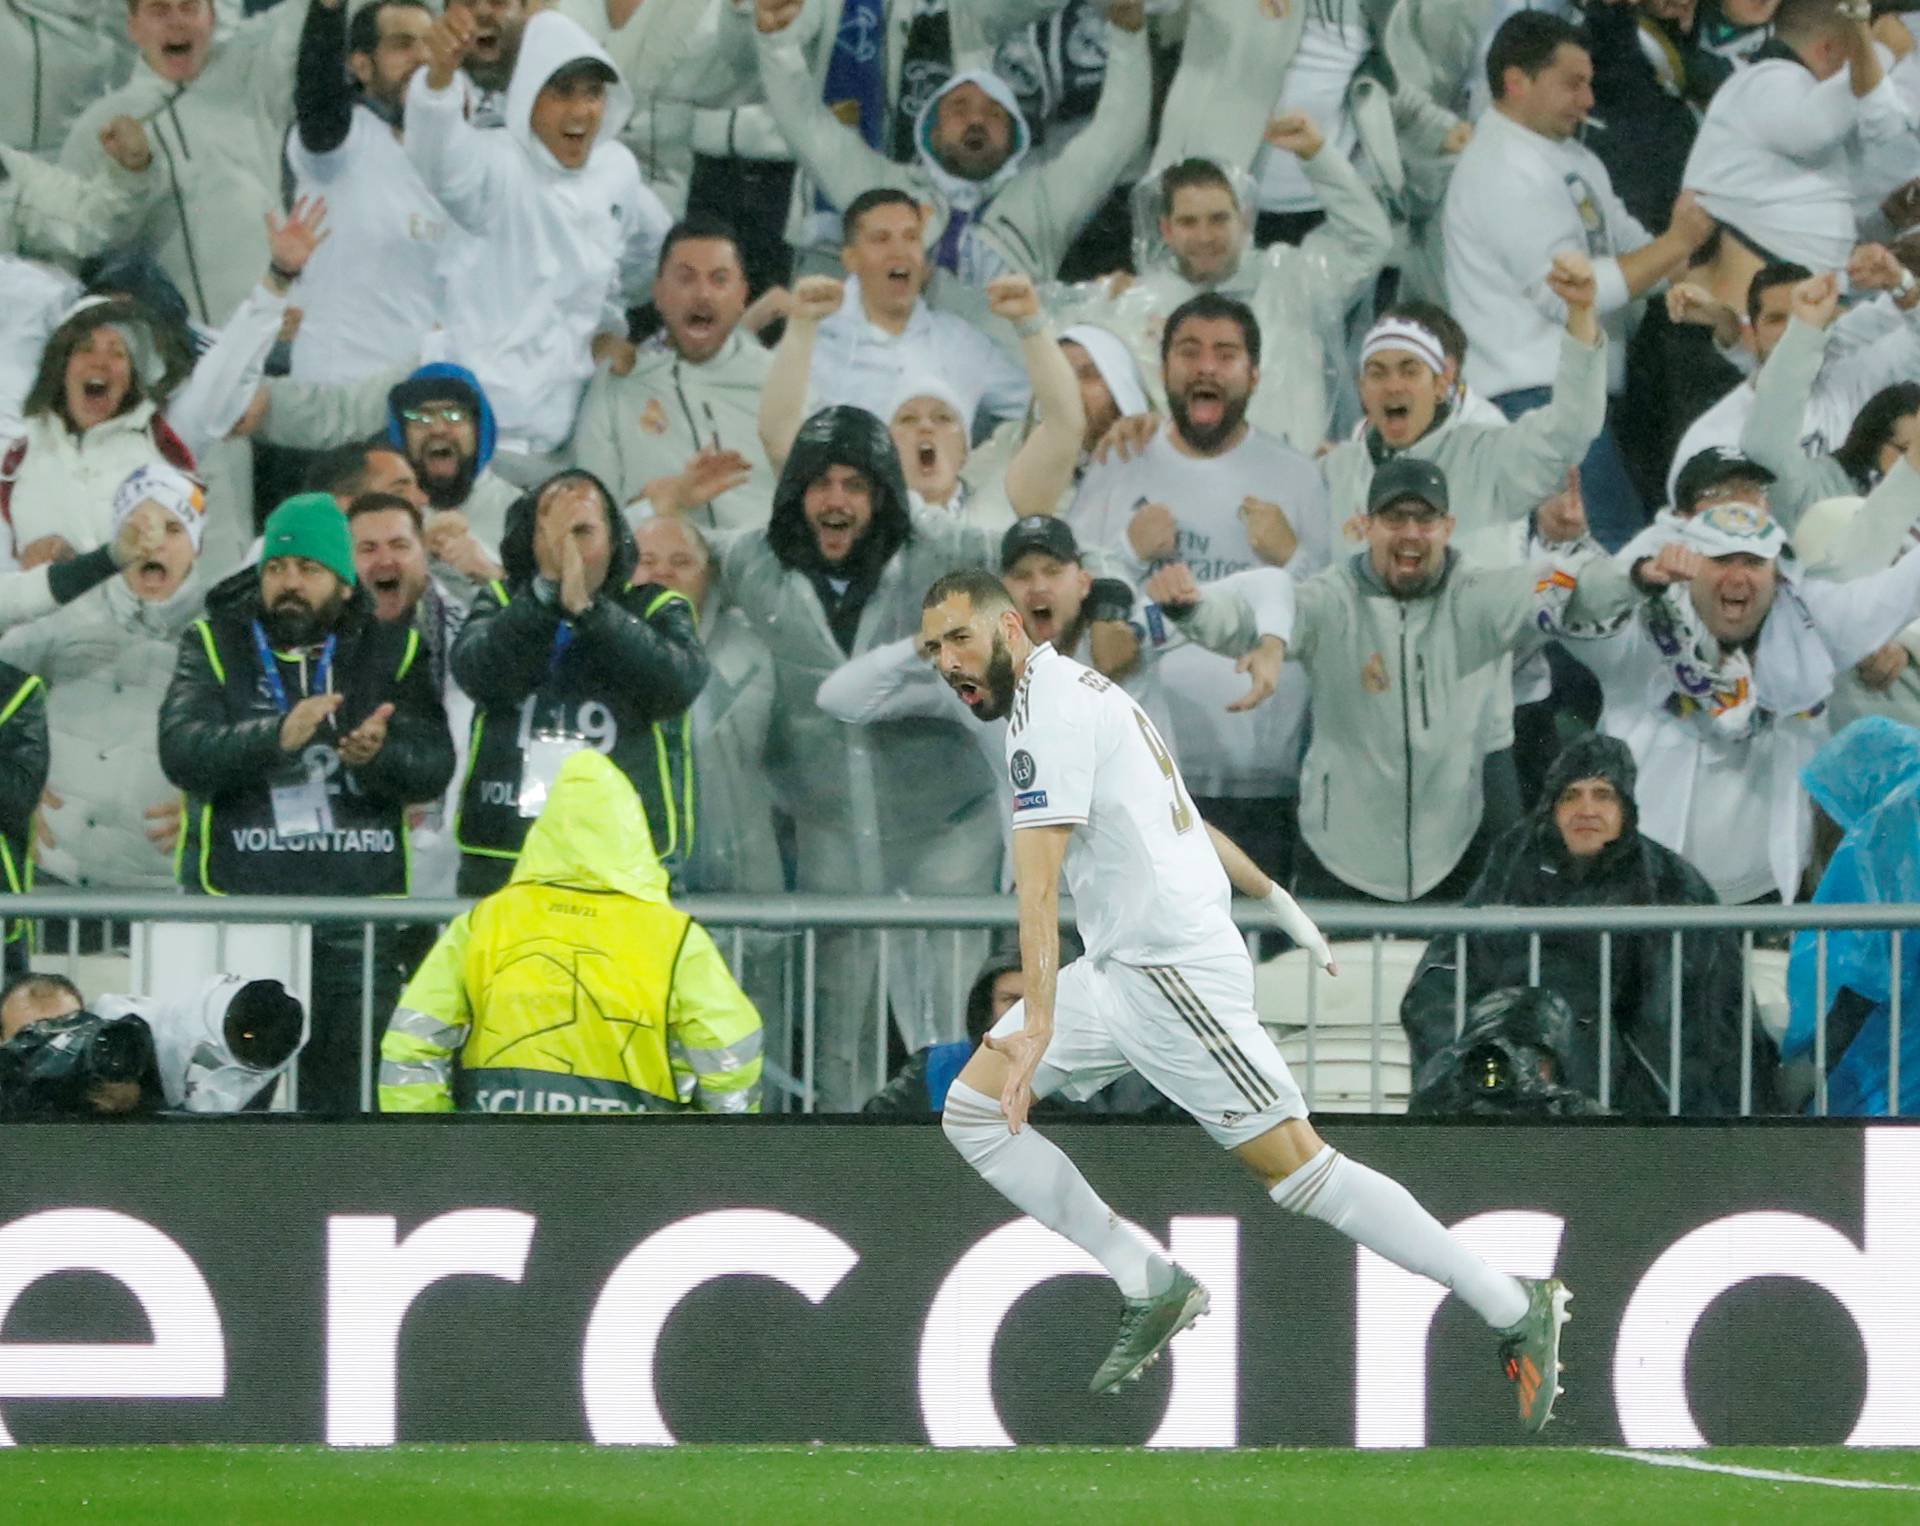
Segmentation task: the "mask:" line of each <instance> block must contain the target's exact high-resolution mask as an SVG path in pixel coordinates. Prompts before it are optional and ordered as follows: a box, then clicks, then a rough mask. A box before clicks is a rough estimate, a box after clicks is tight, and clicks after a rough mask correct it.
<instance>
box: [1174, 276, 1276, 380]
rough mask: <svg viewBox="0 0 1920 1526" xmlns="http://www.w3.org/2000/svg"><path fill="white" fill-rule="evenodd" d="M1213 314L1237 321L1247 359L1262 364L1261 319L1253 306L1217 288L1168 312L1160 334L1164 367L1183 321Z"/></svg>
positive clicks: (1204, 317) (1204, 318)
mask: <svg viewBox="0 0 1920 1526" xmlns="http://www.w3.org/2000/svg"><path fill="white" fill-rule="evenodd" d="M1210 318H1228V319H1231V320H1232V321H1233V322H1234V323H1237V324H1238V325H1239V326H1240V338H1241V339H1242V340H1243V341H1244V342H1245V344H1246V346H1247V359H1248V360H1250V361H1251V362H1252V363H1253V364H1254V365H1256V366H1257V365H1259V364H1260V320H1259V319H1258V318H1256V317H1254V316H1253V309H1252V308H1250V307H1248V306H1247V304H1246V303H1244V302H1240V301H1236V300H1235V299H1234V298H1232V297H1225V296H1222V295H1221V294H1220V293H1219V292H1217V291H1203V292H1201V293H1200V294H1199V295H1198V296H1196V297H1189V298H1187V300H1186V301H1184V302H1182V303H1181V304H1180V305H1179V306H1178V307H1176V308H1175V309H1174V310H1173V311H1172V312H1171V313H1169V314H1167V326H1166V328H1165V329H1164V330H1163V331H1162V332H1161V335H1160V365H1161V368H1162V369H1163V370H1164V369H1165V367H1166V364H1167V357H1168V356H1169V355H1171V354H1172V353H1173V341H1174V339H1175V337H1176V336H1177V335H1178V334H1179V332H1180V325H1181V324H1183V323H1186V322H1187V321H1188V320H1189V319H1198V320H1201V321H1205V320H1207V319H1210Z"/></svg>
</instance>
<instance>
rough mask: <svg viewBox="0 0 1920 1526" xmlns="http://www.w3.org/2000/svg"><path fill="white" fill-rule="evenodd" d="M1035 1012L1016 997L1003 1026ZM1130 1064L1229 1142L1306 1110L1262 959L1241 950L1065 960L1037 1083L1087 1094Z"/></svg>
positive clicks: (1045, 1091)
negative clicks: (1259, 1012) (1256, 987)
mask: <svg viewBox="0 0 1920 1526" xmlns="http://www.w3.org/2000/svg"><path fill="white" fill-rule="evenodd" d="M1026 1021H1027V1011H1026V1004H1025V1003H1024V1002H1019V1003H1015V1004H1014V1005H1013V1006H1012V1007H1010V1008H1008V1010H1007V1013H1006V1015H1005V1016H1004V1017H1002V1018H1001V1019H1000V1021H999V1022H998V1023H996V1024H995V1025H994V1028H993V1032H994V1036H995V1037H997V1038H1005V1037H1007V1036H1008V1035H1009V1034H1014V1033H1018V1032H1019V1031H1020V1030H1021V1029H1022V1028H1023V1027H1025V1026H1026ZM1129 1070H1135V1071H1138V1072H1139V1073H1140V1074H1141V1075H1143V1076H1145V1077H1146V1078H1147V1080H1149V1081H1151V1082H1152V1083H1153V1084H1154V1085H1155V1086H1157V1087H1158V1088H1159V1089H1160V1090H1161V1092H1162V1093H1164V1094H1165V1096H1166V1097H1167V1099H1168V1100H1169V1101H1171V1102H1173V1103H1175V1104H1177V1105H1178V1106H1179V1107H1181V1108H1184V1109H1185V1110H1186V1111H1187V1112H1188V1113H1190V1114H1192V1115H1193V1118H1194V1120H1195V1122H1197V1123H1198V1124H1199V1125H1200V1127H1201V1128H1203V1129H1205V1130H1206V1131H1207V1132H1208V1133H1209V1134H1211V1135H1212V1136H1213V1138H1214V1139H1215V1140H1216V1141H1217V1142H1218V1143H1219V1144H1220V1145H1221V1146H1222V1147H1223V1148H1227V1149H1231V1148H1232V1147H1233V1146H1235V1145H1243V1144H1245V1143H1247V1141H1248V1140H1251V1139H1258V1138H1259V1137H1260V1136H1261V1135H1262V1134H1264V1133H1266V1132H1267V1131H1268V1130H1269V1129H1272V1128H1274V1127H1275V1126H1277V1125H1279V1124H1281V1123H1284V1122H1286V1121H1287V1120H1288V1119H1289V1118H1304V1117H1306V1116H1307V1103H1306V1098H1304V1097H1303V1096H1302V1095H1301V1094H1300V1088H1299V1087H1298V1086H1297V1085H1295V1084H1294V1079H1293V1075H1292V1072H1290V1071H1289V1070H1288V1069H1287V1062H1286V1061H1285V1060H1283V1059H1281V1058H1280V1051H1279V1050H1278V1049H1276V1048H1275V1047H1274V1043H1273V1040H1272V1039H1271V1038H1270V1037H1269V1036H1268V1034H1267V1030H1266V1029H1265V1028H1262V1027H1261V1026H1260V1020H1259V1018H1258V1017H1257V1016H1255V1014H1254V1006H1253V965H1252V963H1251V962H1250V961H1249V960H1248V959H1246V958H1245V957H1244V956H1242V957H1239V958H1222V959H1199V960H1188V961H1186V962H1184V963H1182V964H1177V965H1173V964H1162V965H1130V964H1112V963H1109V964H1107V965H1105V966H1103V967H1101V968H1097V969H1096V968H1095V967H1094V965H1093V963H1092V961H1091V960H1087V959H1076V960H1074V962H1073V963H1072V964H1070V965H1068V966H1067V967H1066V968H1065V969H1064V970H1062V971H1061V972H1060V982H1059V985H1058V987H1057V989H1056V991H1055V994H1054V1005H1053V1039H1052V1042H1050V1043H1049V1044H1048V1045H1047V1053H1046V1056H1045V1058H1044V1059H1042V1060H1041V1062H1040V1071H1039V1074H1038V1075H1036V1076H1035V1077H1034V1087H1033V1090H1034V1095H1035V1096H1036V1097H1046V1096H1051V1095H1053V1094H1054V1093H1055V1092H1058V1093H1059V1094H1060V1095H1061V1096H1064V1097H1068V1098H1071V1099H1072V1100H1074V1101H1076V1102H1082V1101H1085V1100H1086V1099H1087V1098H1088V1097H1091V1096H1092V1095H1093V1094H1094V1093H1095V1092H1097V1091H1099V1090H1100V1088H1101V1087H1103V1086H1105V1085H1107V1084H1108V1083H1109V1082H1111V1081H1114V1080H1116V1079H1118V1078H1119V1077H1120V1076H1123V1075H1125V1074H1126V1073H1127V1072H1128V1071H1129Z"/></svg>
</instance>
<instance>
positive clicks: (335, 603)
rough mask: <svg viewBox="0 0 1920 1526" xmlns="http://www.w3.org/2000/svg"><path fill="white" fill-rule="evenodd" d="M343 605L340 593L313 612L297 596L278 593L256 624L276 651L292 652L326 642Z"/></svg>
mask: <svg viewBox="0 0 1920 1526" xmlns="http://www.w3.org/2000/svg"><path fill="white" fill-rule="evenodd" d="M345 602H346V595H345V593H344V592H342V593H340V594H337V595H335V596H334V597H333V598H332V599H330V600H328V601H327V602H326V603H325V604H323V605H322V606H321V607H320V608H318V609H315V608H313V607H312V606H311V605H310V604H308V603H307V601H306V600H305V599H303V598H301V597H300V596H299V595H298V594H292V593H288V594H282V595H281V596H280V600H279V602H278V603H277V604H275V605H274V606H273V608H271V609H269V610H268V611H267V612H266V615H265V617H264V618H263V619H262V620H261V622H260V623H261V625H262V626H264V627H265V629H266V632H267V640H268V641H269V642H271V643H272V645H273V647H274V649H275V650H276V651H282V652H286V651H293V650H295V649H296V648H299V647H305V646H313V645H315V644H316V643H318V642H321V641H324V640H326V638H327V633H328V632H329V631H331V630H332V629H333V626H334V621H335V618H336V617H337V616H338V615H339V613H340V606H341V605H342V604H344V603H345Z"/></svg>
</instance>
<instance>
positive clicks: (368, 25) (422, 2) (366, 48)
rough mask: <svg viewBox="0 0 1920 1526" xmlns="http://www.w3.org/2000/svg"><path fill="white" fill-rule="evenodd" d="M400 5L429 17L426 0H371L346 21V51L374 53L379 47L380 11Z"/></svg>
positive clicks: (431, 10) (429, 7)
mask: <svg viewBox="0 0 1920 1526" xmlns="http://www.w3.org/2000/svg"><path fill="white" fill-rule="evenodd" d="M395 6H400V7H402V8H404V9H406V10H410V11H425V12H426V13H427V15H428V17H429V18H431V17H432V15H433V7H432V6H430V5H428V4H427V0H373V3H372V4H370V5H363V6H361V7H360V9H359V10H357V11H355V12H354V13H353V19H352V20H351V21H349V22H348V23H347V52H349V53H374V52H377V51H378V50H379V47H380V13H381V12H382V11H390V10H392V9H393V8H394V7H395Z"/></svg>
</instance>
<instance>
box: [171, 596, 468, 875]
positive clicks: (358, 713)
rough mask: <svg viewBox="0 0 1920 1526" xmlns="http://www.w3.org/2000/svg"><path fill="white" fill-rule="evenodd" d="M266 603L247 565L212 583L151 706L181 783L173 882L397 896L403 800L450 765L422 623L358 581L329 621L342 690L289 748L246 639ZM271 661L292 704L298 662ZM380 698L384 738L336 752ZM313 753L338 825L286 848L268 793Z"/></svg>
mask: <svg viewBox="0 0 1920 1526" xmlns="http://www.w3.org/2000/svg"><path fill="white" fill-rule="evenodd" d="M261 612H262V611H261V604H260V573H259V570H258V569H257V568H253V567H246V568H243V569H241V570H240V571H239V572H236V573H234V574H233V575H232V576H231V577H229V578H227V579H225V580H224V581H223V582H221V583H220V584H219V585H218V586H216V587H215V588H214V590H213V592H212V593H210V594H209V595H208V596H207V613H206V615H205V617H204V618H202V619H200V620H196V621H195V622H194V623H193V626H192V627H191V628H190V629H189V630H188V631H187V632H186V633H185V634H184V635H183V636H182V637H181V638H180V654H179V657H178V658H177V660H176V662H175V665H174V670H173V681H172V683H171V684H169V686H168V688H167V697H166V700H165V701H164V702H163V703H162V705H161V707H160V767H161V769H162V771H163V772H165V774H166V776H167V778H168V779H170V780H172V782H173V783H174V784H175V785H177V786H178V787H179V788H180V789H181V790H183V791H185V793H186V796H187V802H186V807H185V809H186V821H185V825H184V829H183V830H182V832H181V835H180V849H179V853H178V857H177V860H176V871H177V873H178V875H179V879H180V883H181V884H182V885H185V886H186V887H187V888H188V889H191V890H202V891H207V892H210V893H218V894H237V893H252V894H268V895H270V894H289V895H299V894H305V895H404V894H405V893H406V891H407V889H408V885H407V851H406V825H407V824H406V808H407V806H408V805H410V804H413V803H416V802H420V801H426V800H434V799H437V798H439V796H440V795H441V794H442V793H443V792H444V791H445V790H446V787H447V785H448V783H449V782H451V780H452V778H453V738H452V736H451V735H450V734H449V732H448V730H447V717H446V712H445V711H444V710H443V709H442V708H441V705H440V695H439V693H438V692H437V690H436V689H435V687H434V682H433V675H432V671H431V664H430V663H429V662H428V661H427V654H426V652H425V650H424V648H423V647H422V644H421V641H420V637H419V635H418V633H417V632H415V631H414V630H413V629H412V628H411V627H410V626H408V625H404V624H386V623H384V622H381V621H378V620H375V619H374V617H373V605H372V601H371V600H370V599H369V598H368V597H367V594H366V590H365V589H363V588H361V587H359V586H358V585H356V586H355V588H354V590H353V593H352V595H351V597H350V598H349V599H348V600H347V604H346V607H345V609H344V610H343V611H342V613H341V616H340V620H339V622H338V624H337V626H336V628H335V636H336V642H335V650H334V656H333V677H332V687H333V689H334V690H335V691H336V692H338V693H340V694H342V695H343V696H344V700H343V703H342V704H341V706H340V708H339V710H337V711H336V712H335V713H334V717H333V724H332V725H330V726H323V727H322V728H321V729H320V731H319V732H318V733H317V734H316V735H315V737H314V739H313V741H311V742H310V743H308V744H307V746H306V747H303V748H302V749H300V751H299V753H298V754H292V753H287V752H284V751H282V749H281V746H280V725H281V721H282V719H283V718H284V717H283V714H282V712H281V710H280V708H279V706H278V704H277V703H276V701H275V698H274V696H273V694H272V693H271V691H270V688H269V686H268V684H267V682H266V679H265V676H264V675H263V674H262V672H261V670H260V661H259V656H258V654H257V651H256V648H255V644H254V639H253V632H252V624H253V622H254V621H255V620H256V619H258V618H259V617H260V615H261ZM279 666H280V674H281V681H282V685H283V687H284V688H285V691H286V695H287V698H288V700H289V701H290V702H291V703H294V704H297V703H298V702H299V699H300V694H301V690H300V682H301V676H300V675H301V669H300V667H299V665H298V664H295V663H289V662H284V661H283V662H281V663H280V665H279ZM387 703H391V704H392V705H393V707H394V710H393V715H392V717H391V719H389V721H388V722H387V736H386V742H385V744H384V745H383V746H382V747H381V749H380V751H379V752H378V753H377V754H375V756H374V757H373V758H372V760H371V761H369V762H368V763H367V764H366V765H365V766H363V767H360V768H348V767H346V766H344V765H343V764H341V762H340V760H339V754H338V752H337V751H336V750H335V745H336V744H337V743H338V741H339V739H340V738H341V737H343V736H345V735H347V734H348V733H349V732H351V731H352V730H354V728H355V727H357V726H358V725H359V724H360V723H361V722H362V721H364V720H365V719H366V718H367V717H368V716H369V715H371V714H372V713H373V712H374V711H375V710H376V709H378V708H379V707H380V706H381V705H383V704H387ZM309 755H311V756H309ZM308 762H311V763H313V764H314V765H315V766H317V767H319V768H321V769H322V770H323V771H324V772H325V774H326V777H327V780H328V794H329V797H330V801H331V806H332V810H333V814H334V825H335V828H336V831H335V832H334V833H332V834H328V835H329V838H330V840H329V841H328V842H327V843H307V844H305V845H296V846H291V847H289V846H287V845H286V844H284V843H282V842H280V841H279V839H278V835H277V833H273V832H272V831H271V829H272V827H273V820H274V818H273V809H272V805H271V793H270V792H271V789H272V786H273V784H274V783H275V782H276V781H279V780H285V779H288V778H291V777H295V776H297V774H298V773H299V770H300V768H301V767H302V765H303V764H305V763H308Z"/></svg>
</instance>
